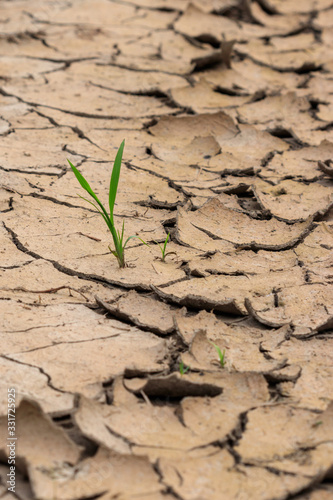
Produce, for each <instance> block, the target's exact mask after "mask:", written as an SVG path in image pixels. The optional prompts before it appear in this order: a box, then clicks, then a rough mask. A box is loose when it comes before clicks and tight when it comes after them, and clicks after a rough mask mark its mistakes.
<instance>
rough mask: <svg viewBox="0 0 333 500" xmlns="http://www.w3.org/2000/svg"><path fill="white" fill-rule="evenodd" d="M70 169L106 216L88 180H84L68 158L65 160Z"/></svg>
mask: <svg viewBox="0 0 333 500" xmlns="http://www.w3.org/2000/svg"><path fill="white" fill-rule="evenodd" d="M67 161H68V163H69V165H70V167H71V169H72V170H73V172H74V174H75V177H76V178H77V180H78V181H79V183H80V185H81V186H82V187H83V189H84V190H85V191H87V193H88V194H90V196H91V197H92V198H94V200H95V201H96V202H97V203H98V205H99V206H100V207H101V209H102V211H103V213H104V214H105V215H106V216H107V217H108V214H107V211H106V210H105V208H104V206H103V205H102V203H101V202H100V201H99V199H98V198H97V196H96V195H95V193H94V191H93V190H92V189H91V187H90V185H89V183H88V181H86V179H85V178H84V177H83V175H82V174H80V172H79V171H78V169H77V168H76V167H74V165H73V163H72V162H70V161H69V160H67Z"/></svg>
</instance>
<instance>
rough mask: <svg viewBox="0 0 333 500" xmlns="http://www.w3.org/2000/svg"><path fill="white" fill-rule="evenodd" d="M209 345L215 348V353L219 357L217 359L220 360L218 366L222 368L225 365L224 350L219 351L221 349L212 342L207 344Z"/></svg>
mask: <svg viewBox="0 0 333 500" xmlns="http://www.w3.org/2000/svg"><path fill="white" fill-rule="evenodd" d="M209 343H210V344H212V346H214V347H215V349H216V352H217V354H218V356H219V359H220V365H221V367H222V368H224V367H225V364H226V361H225V349H223V352H222V351H221V349H220V348H219V346H218V345H216V344H214V342H209Z"/></svg>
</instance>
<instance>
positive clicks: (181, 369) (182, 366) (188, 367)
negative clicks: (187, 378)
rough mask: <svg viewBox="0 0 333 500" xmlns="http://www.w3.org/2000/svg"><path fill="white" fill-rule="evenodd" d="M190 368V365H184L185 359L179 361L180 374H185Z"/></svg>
mask: <svg viewBox="0 0 333 500" xmlns="http://www.w3.org/2000/svg"><path fill="white" fill-rule="evenodd" d="M189 369H190V366H187V367H186V368H185V366H184V362H183V361H181V362H180V363H179V372H180V374H181V375H185V373H186V372H188V371H189Z"/></svg>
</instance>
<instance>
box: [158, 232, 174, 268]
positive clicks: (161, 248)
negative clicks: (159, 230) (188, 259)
mask: <svg viewBox="0 0 333 500" xmlns="http://www.w3.org/2000/svg"><path fill="white" fill-rule="evenodd" d="M169 238H170V232H169V233H168V236H167V237H166V238H165V242H164V245H163V247H162V246H161V245H160V244H159V243H158V241H155V243H157V244H158V246H159V247H160V250H161V252H162V257H161V260H162V262H165V257H166V256H167V255H170V254H176V252H166V247H167V244H168V241H169Z"/></svg>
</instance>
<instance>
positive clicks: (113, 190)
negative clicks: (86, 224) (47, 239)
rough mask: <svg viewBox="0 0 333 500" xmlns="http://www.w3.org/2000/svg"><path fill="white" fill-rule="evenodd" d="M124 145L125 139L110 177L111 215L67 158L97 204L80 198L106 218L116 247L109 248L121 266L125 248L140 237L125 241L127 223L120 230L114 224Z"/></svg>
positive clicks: (122, 265) (78, 178)
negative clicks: (132, 240)
mask: <svg viewBox="0 0 333 500" xmlns="http://www.w3.org/2000/svg"><path fill="white" fill-rule="evenodd" d="M124 146H125V141H123V142H122V143H121V144H120V146H119V149H118V152H117V154H116V159H115V161H114V164H113V169H112V174H111V179H110V189H109V208H110V215H109V214H108V213H107V211H106V210H105V208H104V206H103V205H102V203H101V202H100V201H99V199H98V198H97V196H96V194H95V193H94V191H93V190H92V189H91V187H90V185H89V184H88V182H87V181H86V179H85V178H84V177H83V175H82V174H80V172H79V171H78V170H77V168H76V167H74V165H73V164H72V163H71V162H70V161H69V160H67V161H68V163H69V165H70V167H71V169H72V170H73V172H74V175H75V177H76V178H77V180H78V181H79V183H80V185H81V187H83V189H84V190H85V191H87V193H88V194H89V195H90V196H91V197H92V198H93V199H94V200H95V202H96V203H97V206H96V205H95V203H93V202H91V201H90V200H87V199H86V198H83V196H80V195H79V196H80V198H82V199H83V200H85V201H87V202H88V203H90V204H91V205H92V206H93V207H94V208H95V209H96V210H97V212H98V213H99V214H100V215H101V216H102V217H103V219H104V221H105V223H106V225H107V226H108V228H109V231H110V233H111V235H112V238H113V243H114V247H115V249H114V250H111V248H110V246H109V249H110V252H111V253H112V254H113V255H114V256H115V257H116V258H117V260H118V264H119V267H125V248H126V245H127V243H128V242H129V241H130V240H131V239H132V238H139V237H138V236H129V237H128V238H127V239H126V240H125V242H124V229H125V223H124V221H123V225H122V230H121V232H120V231H119V230H116V228H115V225H114V219H113V210H114V205H115V202H116V196H117V189H118V182H119V176H120V168H121V161H122V157H123V151H124ZM139 239H140V240H141V238H139ZM141 241H142V242H143V243H144V244H145V245H147V243H145V242H144V241H143V240H141Z"/></svg>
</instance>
